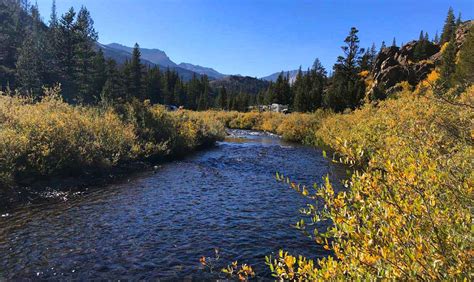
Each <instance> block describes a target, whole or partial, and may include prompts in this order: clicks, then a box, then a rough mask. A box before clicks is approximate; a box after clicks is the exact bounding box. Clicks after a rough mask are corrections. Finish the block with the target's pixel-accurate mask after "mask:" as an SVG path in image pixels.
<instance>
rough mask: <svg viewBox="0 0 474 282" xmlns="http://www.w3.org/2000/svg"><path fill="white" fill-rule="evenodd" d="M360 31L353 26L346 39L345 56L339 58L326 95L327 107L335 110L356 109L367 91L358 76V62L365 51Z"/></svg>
mask: <svg viewBox="0 0 474 282" xmlns="http://www.w3.org/2000/svg"><path fill="white" fill-rule="evenodd" d="M358 32H359V31H358V30H357V29H356V28H355V27H353V28H351V31H350V33H349V35H348V36H347V37H346V39H345V40H344V42H345V45H344V46H342V47H341V49H342V50H343V52H344V56H339V57H338V58H337V63H336V64H335V65H334V76H333V78H332V85H331V87H330V88H329V89H328V92H327V95H326V96H325V97H324V100H325V101H324V102H325V105H326V107H329V108H331V109H333V110H335V111H343V110H344V109H346V108H352V109H354V108H355V107H357V106H358V105H360V103H361V101H362V99H363V95H364V93H365V86H364V82H363V81H362V80H361V79H360V78H359V77H358V71H359V70H360V68H359V65H358V62H359V61H360V56H361V54H362V53H363V52H364V49H363V48H359V37H358V36H357V33H358Z"/></svg>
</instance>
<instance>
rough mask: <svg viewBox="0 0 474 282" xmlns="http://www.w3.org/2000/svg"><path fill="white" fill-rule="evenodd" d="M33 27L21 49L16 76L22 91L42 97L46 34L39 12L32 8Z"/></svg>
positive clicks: (27, 33) (44, 75)
mask: <svg viewBox="0 0 474 282" xmlns="http://www.w3.org/2000/svg"><path fill="white" fill-rule="evenodd" d="M30 9H31V17H32V24H31V27H30V28H29V29H28V30H27V32H26V38H25V40H24V41H23V44H22V45H21V47H20V49H19V52H18V53H19V54H18V60H17V62H16V75H17V78H18V84H19V86H20V87H21V90H23V91H28V92H29V93H30V94H32V95H34V96H40V95H41V92H42V89H41V87H42V86H43V83H44V81H45V77H46V71H47V70H46V55H45V54H46V52H47V48H46V34H45V32H44V31H43V28H42V22H41V18H40V15H39V10H38V7H37V6H36V5H34V6H31V8H30Z"/></svg>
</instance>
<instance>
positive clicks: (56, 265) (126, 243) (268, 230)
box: [0, 130, 344, 280]
mask: <svg viewBox="0 0 474 282" xmlns="http://www.w3.org/2000/svg"><path fill="white" fill-rule="evenodd" d="M276 171H279V172H282V173H284V174H285V175H287V176H290V177H291V178H292V179H293V180H295V181H299V182H301V183H303V184H311V183H313V181H317V182H319V183H320V182H321V180H322V177H323V176H324V175H326V174H328V173H329V174H330V175H332V176H333V178H338V177H340V176H341V175H343V173H344V172H343V170H341V169H340V168H337V167H335V166H333V165H332V164H331V163H330V162H329V161H328V160H326V159H324V158H323V157H322V155H321V152H320V151H319V150H317V149H313V148H308V147H304V146H300V145H296V144H289V143H284V142H282V141H281V140H280V139H279V138H278V137H277V136H274V135H270V134H265V133H260V132H251V131H242V130H232V131H230V136H229V137H228V138H227V139H226V140H225V141H224V142H220V143H218V145H217V146H216V147H215V148H213V149H210V150H206V151H202V152H199V153H197V154H195V155H193V156H191V157H189V158H187V159H185V160H182V161H175V162H170V163H167V164H164V165H162V166H161V167H160V168H159V170H158V171H156V172H155V173H153V172H144V173H142V174H139V175H136V176H134V177H133V178H131V179H129V180H128V181H124V182H123V183H120V184H115V185H111V186H108V187H105V188H104V189H99V190H96V191H95V192H93V193H89V194H87V195H84V196H78V197H76V198H74V199H73V200H68V201H66V202H59V203H54V204H51V203H49V204H43V205H37V206H32V207H28V208H24V209H21V210H17V211H15V212H12V213H10V214H9V215H7V216H3V217H0V279H1V278H5V279H22V278H29V279H31V278H33V279H34V278H37V279H38V278H39V279H54V278H60V279H65V278H67V279H111V278H116V279H117V278H121V279H151V278H162V279H170V280H173V279H185V278H193V279H198V280H199V279H205V278H209V276H206V274H204V273H203V272H202V271H200V270H199V257H200V256H202V255H206V256H210V255H212V254H213V249H214V248H219V249H220V253H221V261H222V263H225V264H227V263H230V262H231V261H234V260H239V261H240V262H245V263H249V264H251V265H253V266H254V268H255V270H256V271H257V272H258V273H259V274H260V275H263V276H268V275H269V273H268V270H267V267H266V266H265V263H264V262H265V259H264V258H265V255H269V254H272V253H275V252H277V251H278V250H279V249H280V248H284V249H285V250H288V251H290V252H292V253H294V254H303V255H306V256H309V257H312V258H316V257H321V256H325V255H327V253H326V252H325V251H324V250H323V249H322V248H319V247H318V246H316V245H315V244H313V243H312V242H311V241H310V240H309V239H308V238H306V237H305V236H304V235H302V234H301V233H299V232H298V231H297V230H296V229H294V228H292V227H290V225H292V224H294V223H295V222H296V221H297V220H298V219H299V217H300V216H299V214H298V209H299V208H301V207H302V206H304V205H305V204H306V203H307V202H306V200H305V199H303V198H301V197H300V196H299V195H297V194H296V192H294V191H292V190H290V189H288V188H287V187H286V186H285V185H283V184H279V183H277V182H276V181H275V179H274V175H275V172H276Z"/></svg>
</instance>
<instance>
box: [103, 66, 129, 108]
mask: <svg viewBox="0 0 474 282" xmlns="http://www.w3.org/2000/svg"><path fill="white" fill-rule="evenodd" d="M106 77H107V80H106V81H105V84H104V87H103V88H102V92H101V95H100V96H101V102H102V103H104V104H105V105H111V104H114V103H117V102H121V101H123V100H124V99H125V98H126V97H125V96H126V95H125V91H124V85H123V78H122V76H121V74H120V72H119V70H118V69H117V63H116V62H115V60H112V59H109V60H107V62H106Z"/></svg>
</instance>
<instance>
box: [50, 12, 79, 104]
mask: <svg viewBox="0 0 474 282" xmlns="http://www.w3.org/2000/svg"><path fill="white" fill-rule="evenodd" d="M75 18H76V12H75V11H74V8H72V7H71V8H70V9H69V10H68V11H67V12H66V13H65V14H64V15H62V16H61V19H60V21H59V28H58V30H57V33H56V34H54V38H52V39H51V40H53V41H54V43H53V46H54V50H53V52H54V57H55V58H56V59H57V66H58V68H59V69H58V70H57V71H58V76H59V77H60V81H59V82H60V83H61V86H62V94H63V97H64V98H65V100H66V101H70V102H72V101H73V100H74V98H75V97H74V96H75V95H76V94H77V87H76V83H75V80H74V78H75V75H74V74H75V70H76V64H75V59H74V55H75V44H76V40H77V36H76V34H75Z"/></svg>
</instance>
